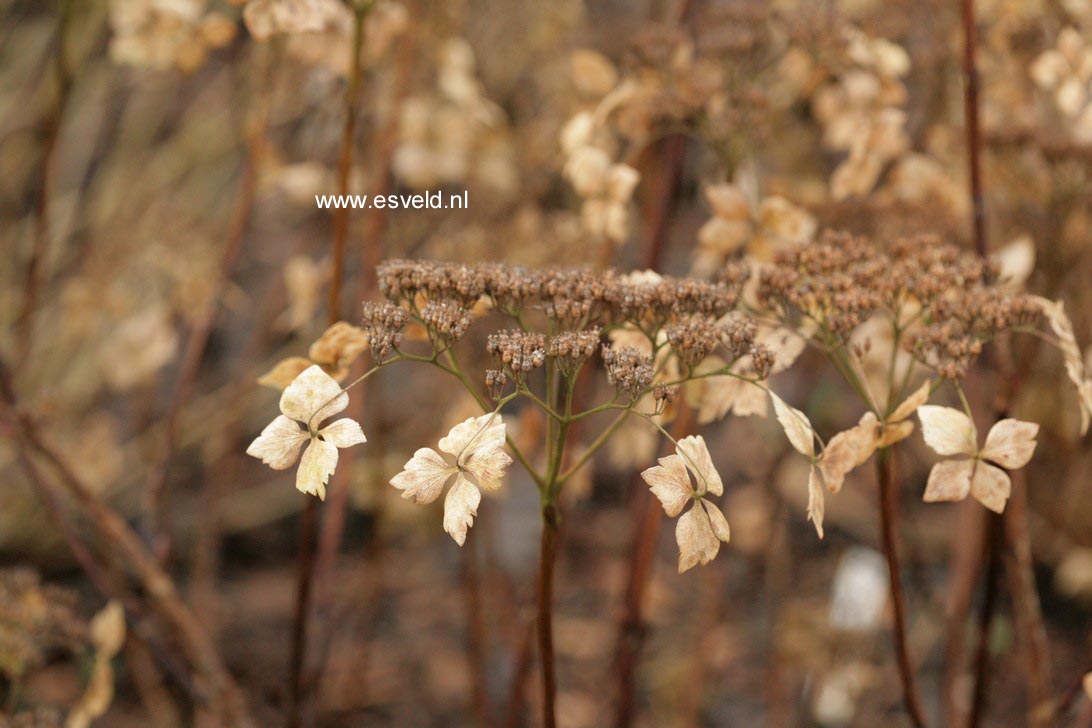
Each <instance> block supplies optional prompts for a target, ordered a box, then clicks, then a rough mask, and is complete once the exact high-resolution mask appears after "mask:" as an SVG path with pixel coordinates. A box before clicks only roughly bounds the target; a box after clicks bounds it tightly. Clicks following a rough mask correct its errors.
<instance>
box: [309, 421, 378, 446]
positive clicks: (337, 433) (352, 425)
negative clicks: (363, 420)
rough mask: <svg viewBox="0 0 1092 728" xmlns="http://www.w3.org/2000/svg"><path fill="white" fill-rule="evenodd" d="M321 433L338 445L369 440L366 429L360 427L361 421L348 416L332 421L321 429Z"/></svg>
mask: <svg viewBox="0 0 1092 728" xmlns="http://www.w3.org/2000/svg"><path fill="white" fill-rule="evenodd" d="M319 434H320V435H321V436H322V437H323V438H325V439H326V440H328V441H329V442H332V443H334V446H336V447H352V446H353V445H359V444H361V443H363V442H367V441H368V438H366V437H364V430H362V429H360V423H359V422H357V421H356V420H353V419H350V418H348V417H343V418H341V419H340V420H336V421H334V422H331V423H330V424H329V425H327V426H326V427H323V428H322V429H321V430H319Z"/></svg>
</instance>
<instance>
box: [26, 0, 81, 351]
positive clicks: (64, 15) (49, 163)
mask: <svg viewBox="0 0 1092 728" xmlns="http://www.w3.org/2000/svg"><path fill="white" fill-rule="evenodd" d="M74 5H75V3H74V2H73V0H63V2H62V3H61V17H60V21H59V22H58V24H57V41H56V42H57V56H56V62H55V64H54V72H55V75H56V80H57V102H56V103H55V104H54V105H53V107H52V108H51V109H50V110H49V111H48V112H47V114H46V117H45V119H44V121H43V126H44V137H45V139H44V142H43V148H44V151H43V153H42V170H41V179H40V182H39V186H38V194H37V195H36V199H35V202H34V247H33V248H32V250H31V253H30V260H28V261H27V268H26V282H25V283H24V285H23V302H22V308H21V310H20V312H19V316H18V317H17V318H16V323H15V329H16V334H17V336H16V340H17V341H18V342H20V343H19V346H20V347H21V348H20V352H19V356H18V358H17V360H16V364H17V365H21V364H23V363H24V362H25V360H26V357H27V356H28V355H29V354H30V351H31V349H32V348H33V341H34V326H33V319H34V311H35V308H37V305H38V291H39V289H40V287H41V280H40V279H41V273H40V270H39V269H40V268H41V265H42V259H43V258H44V257H45V253H46V248H47V247H48V245H49V201H50V198H51V196H52V189H53V186H52V184H51V181H52V177H51V176H50V169H51V168H52V167H53V160H54V158H55V157H56V154H57V142H58V141H59V139H60V132H61V122H62V121H63V119H64V113H65V109H66V107H67V106H68V100H69V98H70V96H71V93H72V82H73V78H72V69H71V68H70V67H69V65H68V53H67V48H66V46H65V36H66V34H67V30H68V26H69V23H70V22H71V20H72V10H73V6H74Z"/></svg>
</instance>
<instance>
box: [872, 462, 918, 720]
mask: <svg viewBox="0 0 1092 728" xmlns="http://www.w3.org/2000/svg"><path fill="white" fill-rule="evenodd" d="M876 472H877V475H878V476H879V483H880V530H881V532H882V535H883V552H884V556H886V557H887V575H888V579H889V580H890V584H891V606H892V611H893V612H894V616H895V625H894V631H893V634H892V638H893V639H894V642H895V655H896V657H897V659H898V666H899V679H900V680H901V681H902V695H903V702H904V703H905V705H906V712H907V713H909V717H910V721H911V722H912V723H913V724H914V725H915V726H918V728H921V727H922V726H924V725H925V714H924V712H923V710H922V707H921V699H920V698H919V697H918V688H917V685H916V683H915V681H914V668H913V665H912V664H911V661H910V649H909V647H908V646H907V644H906V615H905V609H906V599H905V596H904V595H903V591H902V575H901V571H900V568H899V556H898V552H897V550H896V545H895V544H896V540H897V538H896V533H895V531H896V528H897V523H896V517H897V513H898V500H897V499H898V491H897V490H896V488H895V459H894V450H893V449H892V448H888V449H887V450H881V451H880V452H879V453H877V455H876Z"/></svg>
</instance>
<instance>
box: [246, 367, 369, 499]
mask: <svg viewBox="0 0 1092 728" xmlns="http://www.w3.org/2000/svg"><path fill="white" fill-rule="evenodd" d="M348 406H349V395H348V394H347V393H346V392H344V391H342V389H341V385H339V384H338V383H337V382H336V381H334V379H333V378H332V377H331V376H330V375H329V374H327V373H326V372H324V371H323V370H322V367H320V366H318V365H314V366H311V367H309V368H307V369H306V370H304V371H303V372H302V373H301V374H300V375H299V376H298V377H296V378H295V380H293V381H292V383H291V384H289V385H288V387H286V388H285V390H284V392H283V393H282V394H281V401H280V408H281V414H280V415H278V416H277V417H276V418H275V419H274V420H273V421H272V422H270V423H269V424H268V425H267V426H266V428H265V429H264V430H262V433H261V434H260V435H259V436H258V437H257V439H255V440H254V442H252V443H250V447H248V448H247V449H246V452H247V455H251V456H253V457H256V458H258V459H259V460H261V461H262V462H263V463H265V464H266V465H268V466H269V467H271V468H273V469H274V470H286V469H288V468H290V467H292V465H293V464H294V463H295V462H296V458H297V457H299V453H300V448H302V447H303V445H304V443H309V444H308V445H307V449H306V450H305V451H304V453H303V458H302V459H301V460H300V467H299V470H298V471H297V472H296V488H297V489H298V490H299V491H300V492H303V493H310V494H311V495H317V496H318V497H319V498H320V499H325V498H326V484H327V483H328V482H329V480H330V476H331V475H332V474H333V472H334V469H335V468H337V459H338V456H337V450H338V448H339V447H351V446H353V445H359V444H360V443H362V442H365V441H366V438H365V437H364V433H363V431H362V430H361V429H360V425H359V424H358V423H357V422H356V421H354V420H351V419H349V418H348V417H344V418H342V419H340V420H336V421H334V422H331V423H330V424H328V425H326V426H325V427H321V424H322V423H323V422H325V421H326V420H328V419H330V418H331V417H333V416H334V415H336V414H337V413H339V412H341V411H343V410H344V409H345V408H346V407H348Z"/></svg>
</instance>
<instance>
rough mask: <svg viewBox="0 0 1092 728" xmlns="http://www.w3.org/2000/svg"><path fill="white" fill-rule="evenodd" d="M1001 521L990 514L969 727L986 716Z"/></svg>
mask: <svg viewBox="0 0 1092 728" xmlns="http://www.w3.org/2000/svg"><path fill="white" fill-rule="evenodd" d="M1001 538H1002V533H1001V517H1000V516H998V515H996V514H993V513H991V514H989V516H988V520H987V522H986V530H985V534H984V541H985V553H986V556H987V558H988V559H989V561H988V563H987V565H986V577H985V579H986V583H985V594H984V595H983V598H982V613H981V614H980V615H979V621H978V651H977V654H976V655H975V682H974V697H973V698H972V700H971V715H970V719H969V720H968V722H967V724H968V725H969V726H979V725H981V724H982V719H983V717H984V716H985V714H986V686H987V683H988V678H989V675H988V674H987V670H988V668H989V662H990V629H991V627H992V626H993V616H994V613H995V612H996V611H997V588H998V584H997V581H998V577H999V574H998V572H999V570H1000V569H999V567H1000V562H1001V553H1000V552H1001Z"/></svg>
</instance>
